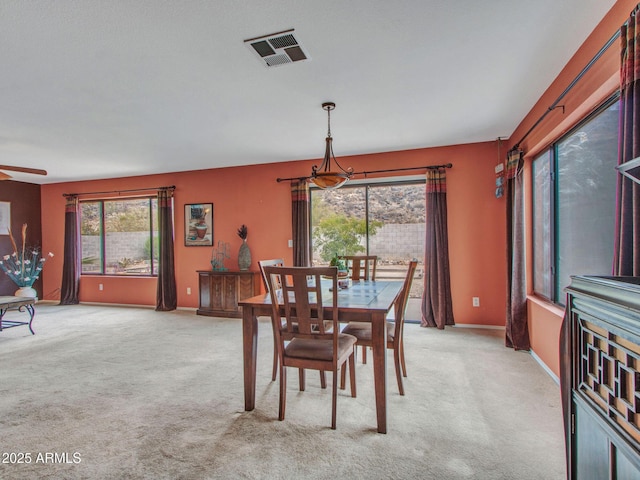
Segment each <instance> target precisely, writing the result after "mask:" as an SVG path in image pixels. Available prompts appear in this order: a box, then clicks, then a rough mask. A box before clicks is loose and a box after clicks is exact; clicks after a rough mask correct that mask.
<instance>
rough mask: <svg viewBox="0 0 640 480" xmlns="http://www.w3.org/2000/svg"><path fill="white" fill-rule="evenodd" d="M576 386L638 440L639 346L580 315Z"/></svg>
mask: <svg viewBox="0 0 640 480" xmlns="http://www.w3.org/2000/svg"><path fill="white" fill-rule="evenodd" d="M578 322H579V332H578V333H579V336H578V344H579V345H578V350H579V352H580V364H579V366H578V372H577V373H578V375H577V379H576V383H577V389H578V390H579V391H581V392H582V393H583V394H584V395H586V396H587V397H588V398H589V399H591V400H592V401H593V403H594V404H595V406H596V408H599V409H600V411H601V413H602V414H603V415H605V416H606V417H608V418H609V419H610V420H611V421H612V422H614V423H616V424H617V425H618V426H620V427H621V428H622V429H623V430H624V431H625V432H627V433H628V434H629V435H630V436H631V437H632V438H634V439H635V441H636V442H640V418H639V415H640V373H639V372H638V370H639V368H640V347H639V346H638V345H636V344H634V343H632V342H629V341H628V340H626V339H624V338H622V337H621V336H619V335H615V334H613V333H612V332H609V331H607V330H606V329H604V328H601V327H598V326H596V325H594V324H593V323H590V322H588V321H585V320H584V319H582V318H579V319H578Z"/></svg>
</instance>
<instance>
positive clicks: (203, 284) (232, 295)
mask: <svg viewBox="0 0 640 480" xmlns="http://www.w3.org/2000/svg"><path fill="white" fill-rule="evenodd" d="M259 275H260V273H259V272H250V271H236V272H232V271H224V272H218V271H215V272H214V271H212V270H199V271H198V284H199V290H200V306H199V308H198V310H197V314H198V315H208V316H211V317H232V318H240V317H242V308H241V307H239V306H238V302H239V301H240V300H244V299H245V298H249V297H253V296H254V295H257V293H255V292H258V283H257V282H258V281H259V278H260V277H259Z"/></svg>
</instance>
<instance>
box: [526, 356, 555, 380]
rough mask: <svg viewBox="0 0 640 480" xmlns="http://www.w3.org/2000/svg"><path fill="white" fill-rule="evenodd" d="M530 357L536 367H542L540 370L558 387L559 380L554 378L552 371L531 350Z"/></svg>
mask: <svg viewBox="0 0 640 480" xmlns="http://www.w3.org/2000/svg"><path fill="white" fill-rule="evenodd" d="M530 353H531V356H532V357H533V359H534V360H535V361H536V362H538V365H540V366H541V367H542V369H543V370H544V371H545V372H547V374H548V375H549V376H550V377H551V378H552V379H553V381H554V382H556V383H557V384H558V385H560V379H559V378H558V377H557V376H556V374H555V373H553V370H551V369H550V368H549V367H548V366H547V364H546V363H544V362H543V361H542V359H541V358H540V357H539V356H538V355H536V352H534V351H533V350H531V352H530Z"/></svg>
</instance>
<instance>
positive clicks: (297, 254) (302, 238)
mask: <svg viewBox="0 0 640 480" xmlns="http://www.w3.org/2000/svg"><path fill="white" fill-rule="evenodd" d="M291 228H292V230H293V266H294V267H309V266H311V243H310V241H309V235H310V231H309V228H310V227H309V185H308V184H307V182H306V180H294V181H292V182H291Z"/></svg>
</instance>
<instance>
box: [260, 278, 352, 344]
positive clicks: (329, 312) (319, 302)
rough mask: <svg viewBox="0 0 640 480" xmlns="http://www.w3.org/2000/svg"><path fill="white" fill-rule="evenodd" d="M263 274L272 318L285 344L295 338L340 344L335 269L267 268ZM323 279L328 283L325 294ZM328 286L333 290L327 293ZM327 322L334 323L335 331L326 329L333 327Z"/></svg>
mask: <svg viewBox="0 0 640 480" xmlns="http://www.w3.org/2000/svg"><path fill="white" fill-rule="evenodd" d="M264 272H265V275H266V278H267V282H268V285H269V288H268V291H269V294H270V296H271V304H272V318H273V319H274V325H275V327H276V328H277V329H278V330H279V331H280V336H281V338H282V340H283V341H287V340H290V339H291V338H293V337H296V336H299V337H306V338H311V337H314V336H320V337H325V338H329V337H333V338H334V340H335V341H336V342H337V336H336V334H337V333H338V332H339V331H340V329H339V327H338V269H337V268H336V267H275V266H266V267H264ZM323 277H324V278H326V279H328V282H327V283H328V284H326V285H325V290H324V291H323V288H322V287H323V282H322V278H323ZM278 286H279V287H280V288H279V289H278V288H277V287H278ZM327 286H328V287H330V290H329V291H328V292H327V291H326V287H327ZM324 294H328V295H330V296H331V303H330V304H325V303H324V302H323V300H324V299H323V295H324ZM327 299H328V298H327ZM280 305H282V306H284V320H285V321H284V322H282V320H281V318H282V317H281V314H280ZM279 320H280V321H279ZM327 320H330V321H331V322H332V325H333V328H331V329H329V328H326V327H327V326H328V325H331V324H330V323H329V322H327ZM318 338H319V337H318Z"/></svg>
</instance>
